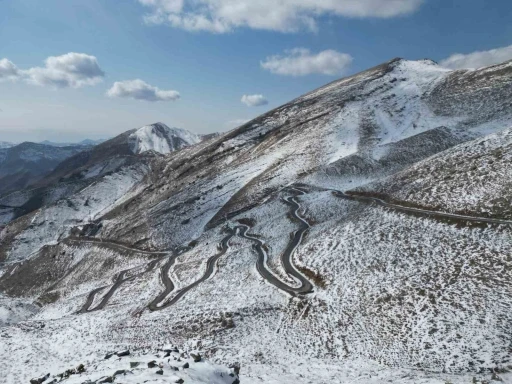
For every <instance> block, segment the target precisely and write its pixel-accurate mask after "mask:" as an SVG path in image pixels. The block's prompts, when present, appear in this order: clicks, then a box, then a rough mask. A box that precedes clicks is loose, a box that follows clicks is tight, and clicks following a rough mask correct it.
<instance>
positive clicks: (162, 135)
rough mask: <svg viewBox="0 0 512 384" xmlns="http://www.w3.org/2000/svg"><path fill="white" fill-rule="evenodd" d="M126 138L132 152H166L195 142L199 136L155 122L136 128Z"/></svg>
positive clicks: (197, 141) (199, 139) (198, 140)
mask: <svg viewBox="0 0 512 384" xmlns="http://www.w3.org/2000/svg"><path fill="white" fill-rule="evenodd" d="M128 140H129V142H130V145H131V149H132V152H133V153H137V154H138V153H144V152H147V151H155V152H158V153H162V154H167V153H171V152H173V151H176V150H178V149H181V148H183V147H185V146H189V145H194V144H197V143H199V142H200V141H201V138H200V137H199V136H198V135H195V134H193V133H192V132H189V131H187V130H185V129H180V128H169V127H168V126H167V125H165V124H163V123H156V124H152V125H146V126H144V127H142V128H139V129H137V130H136V131H135V132H134V133H132V134H131V135H130V136H129V138H128Z"/></svg>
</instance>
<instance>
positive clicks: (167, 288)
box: [68, 187, 512, 313]
mask: <svg viewBox="0 0 512 384" xmlns="http://www.w3.org/2000/svg"><path fill="white" fill-rule="evenodd" d="M288 191H289V192H292V193H293V194H292V195H291V196H286V197H284V198H283V201H284V202H285V203H286V204H287V205H289V206H290V209H291V210H290V213H291V215H292V217H293V219H294V220H295V221H297V222H298V223H299V225H300V227H299V229H298V230H297V231H295V232H294V233H293V236H292V238H291V240H290V242H289V243H288V245H287V246H286V249H285V251H284V252H283V253H282V255H281V263H282V266H283V268H284V270H285V271H286V273H287V274H288V275H289V276H291V277H292V278H293V279H294V280H295V281H296V282H297V286H291V285H289V284H287V283H285V282H283V281H281V280H280V279H279V278H277V277H276V276H275V275H274V274H273V273H272V272H271V271H270V270H269V268H268V267H267V258H268V255H267V252H266V250H265V244H264V242H263V241H262V240H260V239H259V238H257V237H255V236H254V235H251V234H249V233H248V232H249V230H250V229H251V228H250V226H248V225H246V224H239V225H237V226H235V227H234V228H231V229H230V230H229V233H228V235H227V236H225V237H224V238H223V239H222V241H221V243H220V250H219V252H217V253H216V254H215V255H214V256H212V257H210V258H209V259H208V260H207V262H206V271H205V272H204V274H203V275H202V276H201V277H200V278H199V279H198V280H196V281H194V282H193V283H192V284H190V285H188V286H186V287H184V288H181V289H179V290H178V291H177V292H176V294H175V295H174V296H172V297H169V296H170V295H171V294H172V293H173V291H174V290H175V288H176V287H175V285H174V283H173V281H172V280H171V278H170V272H171V269H172V267H173V266H174V264H175V262H176V259H177V258H178V257H179V256H180V255H181V254H182V253H179V254H176V255H172V256H169V252H162V251H154V252H153V251H143V250H139V249H135V248H131V247H128V246H124V245H120V244H117V243H114V242H108V241H102V240H95V239H87V240H82V239H76V238H71V239H68V241H70V242H80V243H90V244H96V245H103V246H109V247H114V248H117V249H119V250H125V251H131V252H137V253H141V254H146V255H153V256H154V255H158V256H161V257H160V258H158V259H156V260H153V261H151V262H150V263H148V264H146V265H145V269H144V270H143V271H141V272H139V273H136V274H134V275H130V276H128V274H130V273H131V272H133V271H135V270H137V269H141V268H142V266H138V267H135V268H130V269H127V270H124V271H121V272H120V273H119V274H118V275H117V277H116V279H115V280H114V282H113V284H112V285H107V286H103V287H100V288H97V289H94V290H93V291H91V292H90V293H89V295H88V297H87V301H86V303H85V304H84V306H83V307H82V309H81V310H80V311H79V312H78V313H87V312H93V311H98V310H101V309H104V308H105V306H106V305H107V304H108V302H109V300H110V299H111V298H112V296H113V295H114V294H115V292H116V291H117V290H118V289H119V287H120V286H121V285H122V284H124V283H126V282H128V281H133V280H135V279H136V278H138V277H140V276H142V275H144V274H146V273H148V272H151V271H153V270H154V269H155V267H156V265H157V264H158V263H159V262H160V261H161V260H163V259H164V258H165V257H168V258H169V260H168V261H167V262H166V263H165V264H164V265H163V266H162V267H161V268H160V277H161V281H162V283H163V285H164V290H163V291H162V292H161V293H160V294H159V295H158V296H157V297H156V298H155V299H154V300H153V301H152V302H151V303H149V304H148V306H147V307H148V309H149V310H150V311H160V310H163V309H165V308H168V307H170V306H172V305H174V304H176V303H177V302H178V301H179V300H180V299H181V298H182V297H183V296H185V295H186V294H187V293H188V292H189V291H191V290H192V289H194V288H196V287H197V286H198V285H200V284H201V283H203V282H205V281H206V280H208V279H210V278H211V277H212V276H213V275H214V274H215V271H216V267H217V262H218V260H219V259H220V258H221V257H222V256H223V255H225V254H226V253H227V251H228V249H229V242H230V240H231V239H232V238H233V237H234V236H237V235H238V236H240V237H242V238H244V239H246V240H249V241H251V242H252V243H253V249H254V250H255V251H256V253H257V255H258V259H257V261H256V269H257V271H258V273H259V274H260V275H261V277H262V278H263V279H264V280H266V281H267V282H268V283H270V284H272V285H273V286H275V287H276V288H278V289H280V290H281V291H283V292H286V293H287V294H289V295H291V296H297V295H305V294H308V293H311V292H313V289H314V286H313V284H312V283H311V282H310V281H308V279H307V278H306V277H305V276H304V275H303V274H302V273H300V272H299V271H298V270H297V268H296V267H295V266H294V264H293V255H294V253H295V251H296V250H297V248H298V246H299V245H300V244H301V243H302V240H303V237H304V234H305V233H306V232H307V231H308V230H309V229H310V225H309V223H308V222H307V221H306V220H305V219H304V218H302V217H301V216H300V214H299V211H300V209H301V206H300V204H299V203H298V201H297V200H296V198H297V197H298V196H300V195H303V194H305V192H304V191H303V190H301V189H299V188H293V187H289V188H288ZM330 191H331V192H332V193H333V195H334V196H336V197H339V198H342V199H346V200H352V201H361V202H365V203H371V204H376V205H379V206H382V207H385V208H390V209H394V210H396V211H400V212H404V213H412V214H420V215H426V216H431V217H434V216H435V217H440V218H446V219H455V220H464V221H470V222H478V223H488V224H500V225H512V221H510V220H504V219H493V218H485V217H476V216H467V215H458V214H453V213H447V212H439V211H431V210H427V209H421V208H413V207H405V206H402V205H398V204H393V203H388V202H386V201H384V200H382V199H380V198H378V197H372V196H366V195H357V194H352V193H351V194H347V193H345V192H342V191H339V190H334V189H330ZM109 287H110V289H109V290H108V292H107V293H106V294H105V295H104V296H103V298H102V299H101V301H100V303H99V304H98V305H97V306H96V307H94V308H92V309H91V308H90V307H91V305H92V304H93V302H94V300H95V298H96V296H97V295H98V294H99V293H100V292H102V291H103V290H106V289H107V288H109Z"/></svg>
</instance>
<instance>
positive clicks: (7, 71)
mask: <svg viewBox="0 0 512 384" xmlns="http://www.w3.org/2000/svg"><path fill="white" fill-rule="evenodd" d="M104 77H105V72H103V71H102V70H101V68H100V66H99V64H98V60H97V59H96V57H94V56H90V55H87V54H85V53H75V52H70V53H66V54H65V55H62V56H50V57H48V58H47V59H46V60H45V66H44V67H34V68H29V69H26V70H22V69H19V68H18V67H16V65H14V63H12V62H11V61H9V60H7V59H1V60H0V80H2V79H3V80H11V81H16V80H22V81H25V82H27V83H30V84H34V85H39V86H53V87H57V88H80V87H83V86H86V85H95V84H97V83H99V82H101V81H102V80H103V78H104Z"/></svg>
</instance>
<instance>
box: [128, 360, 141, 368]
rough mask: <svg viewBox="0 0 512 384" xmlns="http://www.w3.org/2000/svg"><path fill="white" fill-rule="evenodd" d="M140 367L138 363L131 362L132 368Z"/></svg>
mask: <svg viewBox="0 0 512 384" xmlns="http://www.w3.org/2000/svg"><path fill="white" fill-rule="evenodd" d="M139 365H140V363H139V362H138V361H130V368H137V367H138V366H139Z"/></svg>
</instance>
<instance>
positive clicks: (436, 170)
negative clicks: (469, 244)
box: [360, 128, 512, 219]
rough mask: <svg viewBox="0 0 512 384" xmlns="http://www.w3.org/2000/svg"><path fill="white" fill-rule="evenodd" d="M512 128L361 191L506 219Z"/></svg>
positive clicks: (510, 207)
mask: <svg viewBox="0 0 512 384" xmlns="http://www.w3.org/2000/svg"><path fill="white" fill-rule="evenodd" d="M511 161H512V129H510V128H509V129H505V130H503V131H501V132H498V133H494V134H491V135H488V136H485V137H483V138H480V139H477V140H473V141H470V142H467V143H464V144H461V145H459V146H457V147H455V148H452V149H450V150H448V151H445V152H441V153H439V154H437V155H435V156H432V157H430V158H428V159H426V160H424V161H421V162H418V163H417V164H414V165H413V166H411V167H409V168H408V169H406V170H404V171H403V172H400V173H398V174H396V175H393V176H391V177H389V178H388V179H384V180H381V181H378V182H375V183H373V184H370V185H368V186H364V187H363V188H361V189H360V190H361V191H365V192H369V193H376V194H378V195H380V196H383V197H385V198H387V199H389V200H393V201H401V202H402V203H403V202H406V203H409V204H414V205H418V206H422V207H429V208H431V209H434V210H440V211H445V212H453V213H462V214H464V213H465V214H469V215H478V216H487V217H497V218H509V219H510V218H512V194H511V189H510V186H511V185H512V171H511V169H510V164H511Z"/></svg>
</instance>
